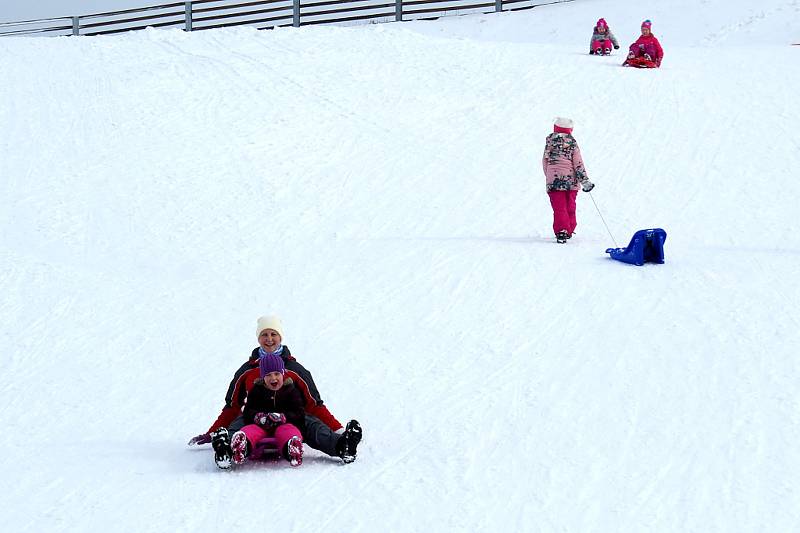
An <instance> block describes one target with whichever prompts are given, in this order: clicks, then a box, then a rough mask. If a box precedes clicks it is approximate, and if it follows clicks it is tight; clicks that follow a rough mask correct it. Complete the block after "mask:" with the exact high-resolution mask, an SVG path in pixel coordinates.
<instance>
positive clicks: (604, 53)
mask: <svg viewBox="0 0 800 533" xmlns="http://www.w3.org/2000/svg"><path fill="white" fill-rule="evenodd" d="M603 55H606V56H610V55H611V48H603Z"/></svg>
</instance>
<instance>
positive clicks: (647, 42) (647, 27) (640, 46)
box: [625, 20, 664, 68]
mask: <svg viewBox="0 0 800 533" xmlns="http://www.w3.org/2000/svg"><path fill="white" fill-rule="evenodd" d="M652 26H653V23H652V22H650V21H649V20H645V21H644V22H642V34H641V35H640V36H639V38H638V39H636V42H635V43H633V44H632V45H631V46H630V48H629V49H628V59H626V60H625V63H628V62H629V61H630V60H632V59H637V58H642V59H644V60H645V61H648V62H651V63H652V66H654V67H656V68H658V67H660V66H661V60H662V59H663V58H664V50H663V49H662V48H661V43H659V42H658V39H656V36H655V35H653V32H652Z"/></svg>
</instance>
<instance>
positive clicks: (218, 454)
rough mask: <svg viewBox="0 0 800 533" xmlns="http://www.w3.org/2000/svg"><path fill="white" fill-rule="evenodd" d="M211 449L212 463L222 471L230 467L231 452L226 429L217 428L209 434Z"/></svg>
mask: <svg viewBox="0 0 800 533" xmlns="http://www.w3.org/2000/svg"><path fill="white" fill-rule="evenodd" d="M211 447H212V448H214V462H215V463H217V466H218V467H220V468H222V469H223V470H227V469H229V468H230V467H231V457H232V455H233V452H232V451H231V442H230V437H229V436H228V430H227V429H226V428H219V429H218V430H216V431H215V432H213V433H212V434H211Z"/></svg>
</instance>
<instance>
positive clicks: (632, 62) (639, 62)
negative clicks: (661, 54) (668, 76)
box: [622, 57, 658, 68]
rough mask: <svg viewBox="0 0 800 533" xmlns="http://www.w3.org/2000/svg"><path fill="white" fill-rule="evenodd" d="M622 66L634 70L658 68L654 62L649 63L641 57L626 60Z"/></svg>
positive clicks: (649, 61)
mask: <svg viewBox="0 0 800 533" xmlns="http://www.w3.org/2000/svg"><path fill="white" fill-rule="evenodd" d="M622 66H623V67H636V68H658V65H657V64H656V62H655V61H651V60H649V59H645V58H643V57H634V58H632V59H626V60H625V62H624V63H623V64H622Z"/></svg>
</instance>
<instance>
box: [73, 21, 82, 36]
mask: <svg viewBox="0 0 800 533" xmlns="http://www.w3.org/2000/svg"><path fill="white" fill-rule="evenodd" d="M80 34H81V23H80V17H72V35H80Z"/></svg>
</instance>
